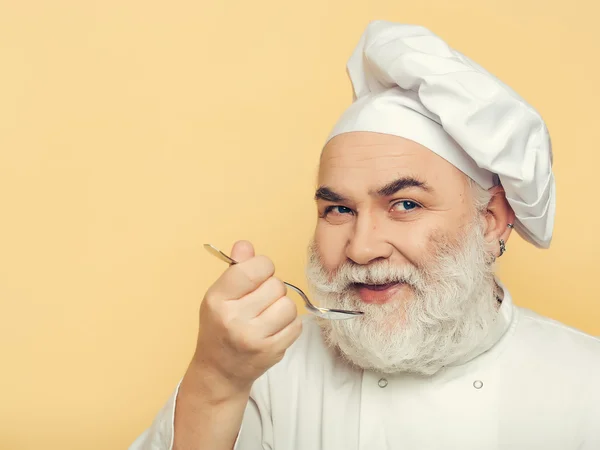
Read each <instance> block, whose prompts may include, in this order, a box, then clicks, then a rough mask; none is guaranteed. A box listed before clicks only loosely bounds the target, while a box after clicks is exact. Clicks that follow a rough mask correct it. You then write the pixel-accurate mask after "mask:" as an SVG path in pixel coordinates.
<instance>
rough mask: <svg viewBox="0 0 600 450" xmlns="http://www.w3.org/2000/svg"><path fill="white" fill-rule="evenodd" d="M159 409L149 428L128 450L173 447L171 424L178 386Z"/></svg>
mask: <svg viewBox="0 0 600 450" xmlns="http://www.w3.org/2000/svg"><path fill="white" fill-rule="evenodd" d="M180 385H181V382H179V384H178V385H177V388H176V389H175V392H174V393H173V395H171V398H169V400H168V401H167V403H166V404H165V406H163V407H162V409H161V410H160V411H159V413H158V414H157V416H156V417H155V419H154V421H153V422H152V425H151V426H150V428H148V429H147V430H145V431H144V432H143V433H142V434H141V435H140V436H139V437H138V438H137V439H136V440H135V442H134V443H133V444H131V446H130V447H129V450H172V449H173V436H174V433H173V424H174V419H175V402H176V399H177V393H178V392H179V386H180Z"/></svg>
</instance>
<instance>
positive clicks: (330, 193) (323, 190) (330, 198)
mask: <svg viewBox="0 0 600 450" xmlns="http://www.w3.org/2000/svg"><path fill="white" fill-rule="evenodd" d="M315 200H325V201H326V202H344V201H346V198H345V197H344V196H343V195H340V194H338V193H337V192H335V191H334V190H332V189H331V188H328V187H327V186H321V187H320V188H319V189H317V191H316V192H315Z"/></svg>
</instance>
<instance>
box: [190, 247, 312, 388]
mask: <svg viewBox="0 0 600 450" xmlns="http://www.w3.org/2000/svg"><path fill="white" fill-rule="evenodd" d="M231 257H232V258H233V259H235V260H236V261H238V262H239V264H235V265H233V266H230V267H229V268H228V269H227V270H226V271H225V272H224V273H223V274H222V275H221V277H220V278H219V279H218V280H217V281H216V282H215V283H214V284H213V285H212V286H211V287H210V288H209V289H208V291H207V292H206V295H205V297H204V301H203V302H202V305H201V307H200V331H199V333H198V343H197V347H196V352H195V355H194V360H193V364H195V365H196V366H197V367H198V368H200V372H201V373H202V376H206V375H207V373H208V374H210V376H212V377H216V379H215V378H213V380H212V382H214V383H218V384H219V385H220V386H221V387H222V386H223V385H226V386H227V387H228V388H230V389H233V391H236V390H249V388H250V386H251V385H252V383H254V381H255V380H256V379H258V378H259V377H260V376H261V375H262V374H263V373H264V372H266V371H267V370H268V369H269V368H270V367H271V366H273V365H274V364H276V363H277V362H279V361H280V360H281V359H282V358H283V355H284V353H285V351H286V349H287V348H288V347H289V346H290V345H292V344H293V343H294V341H295V340H296V339H297V338H298V336H299V335H300V332H301V331H302V323H301V320H300V318H299V316H298V311H297V308H296V304H295V303H294V301H293V300H291V299H290V298H289V297H286V296H285V294H286V287H285V285H284V284H283V282H282V281H280V280H279V279H277V278H275V277H274V276H273V274H274V272H275V267H274V265H273V263H272V262H271V260H270V259H268V258H267V257H264V256H254V248H253V247H252V244H251V243H249V242H247V241H240V242H237V243H236V244H235V245H234V246H233V249H232V251H231Z"/></svg>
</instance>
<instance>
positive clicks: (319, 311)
mask: <svg viewBox="0 0 600 450" xmlns="http://www.w3.org/2000/svg"><path fill="white" fill-rule="evenodd" d="M204 248H205V249H206V250H207V251H208V252H209V253H210V254H211V255H213V256H216V257H217V258H219V259H220V260H221V261H225V262H226V263H227V264H230V265H234V264H237V263H238V262H237V261H235V260H234V259H231V258H230V257H229V256H227V255H226V254H225V253H223V252H222V251H221V250H219V249H218V248H217V247H215V246H213V245H211V244H204ZM283 284H285V285H286V286H287V287H289V288H290V289H293V290H294V291H296V292H297V293H298V294H299V295H300V297H302V300H304V304H305V305H306V309H307V310H308V312H310V313H311V314H314V315H315V316H318V317H322V318H323V319H331V320H343V319H352V318H354V317H358V316H362V315H363V314H364V313H363V312H362V311H346V310H343V309H329V308H320V307H318V306H315V305H313V304H312V303H311V302H310V300H309V299H308V297H307V296H306V294H305V293H304V292H302V290H301V289H300V288H298V287H296V286H294V285H293V284H290V283H286V282H285V281H284V282H283Z"/></svg>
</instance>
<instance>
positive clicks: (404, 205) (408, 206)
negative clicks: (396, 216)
mask: <svg viewBox="0 0 600 450" xmlns="http://www.w3.org/2000/svg"><path fill="white" fill-rule="evenodd" d="M418 207H419V205H418V204H417V203H415V202H411V201H410V200H402V201H401V202H397V203H394V205H393V208H394V209H398V210H400V211H410V210H412V209H415V208H418Z"/></svg>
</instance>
